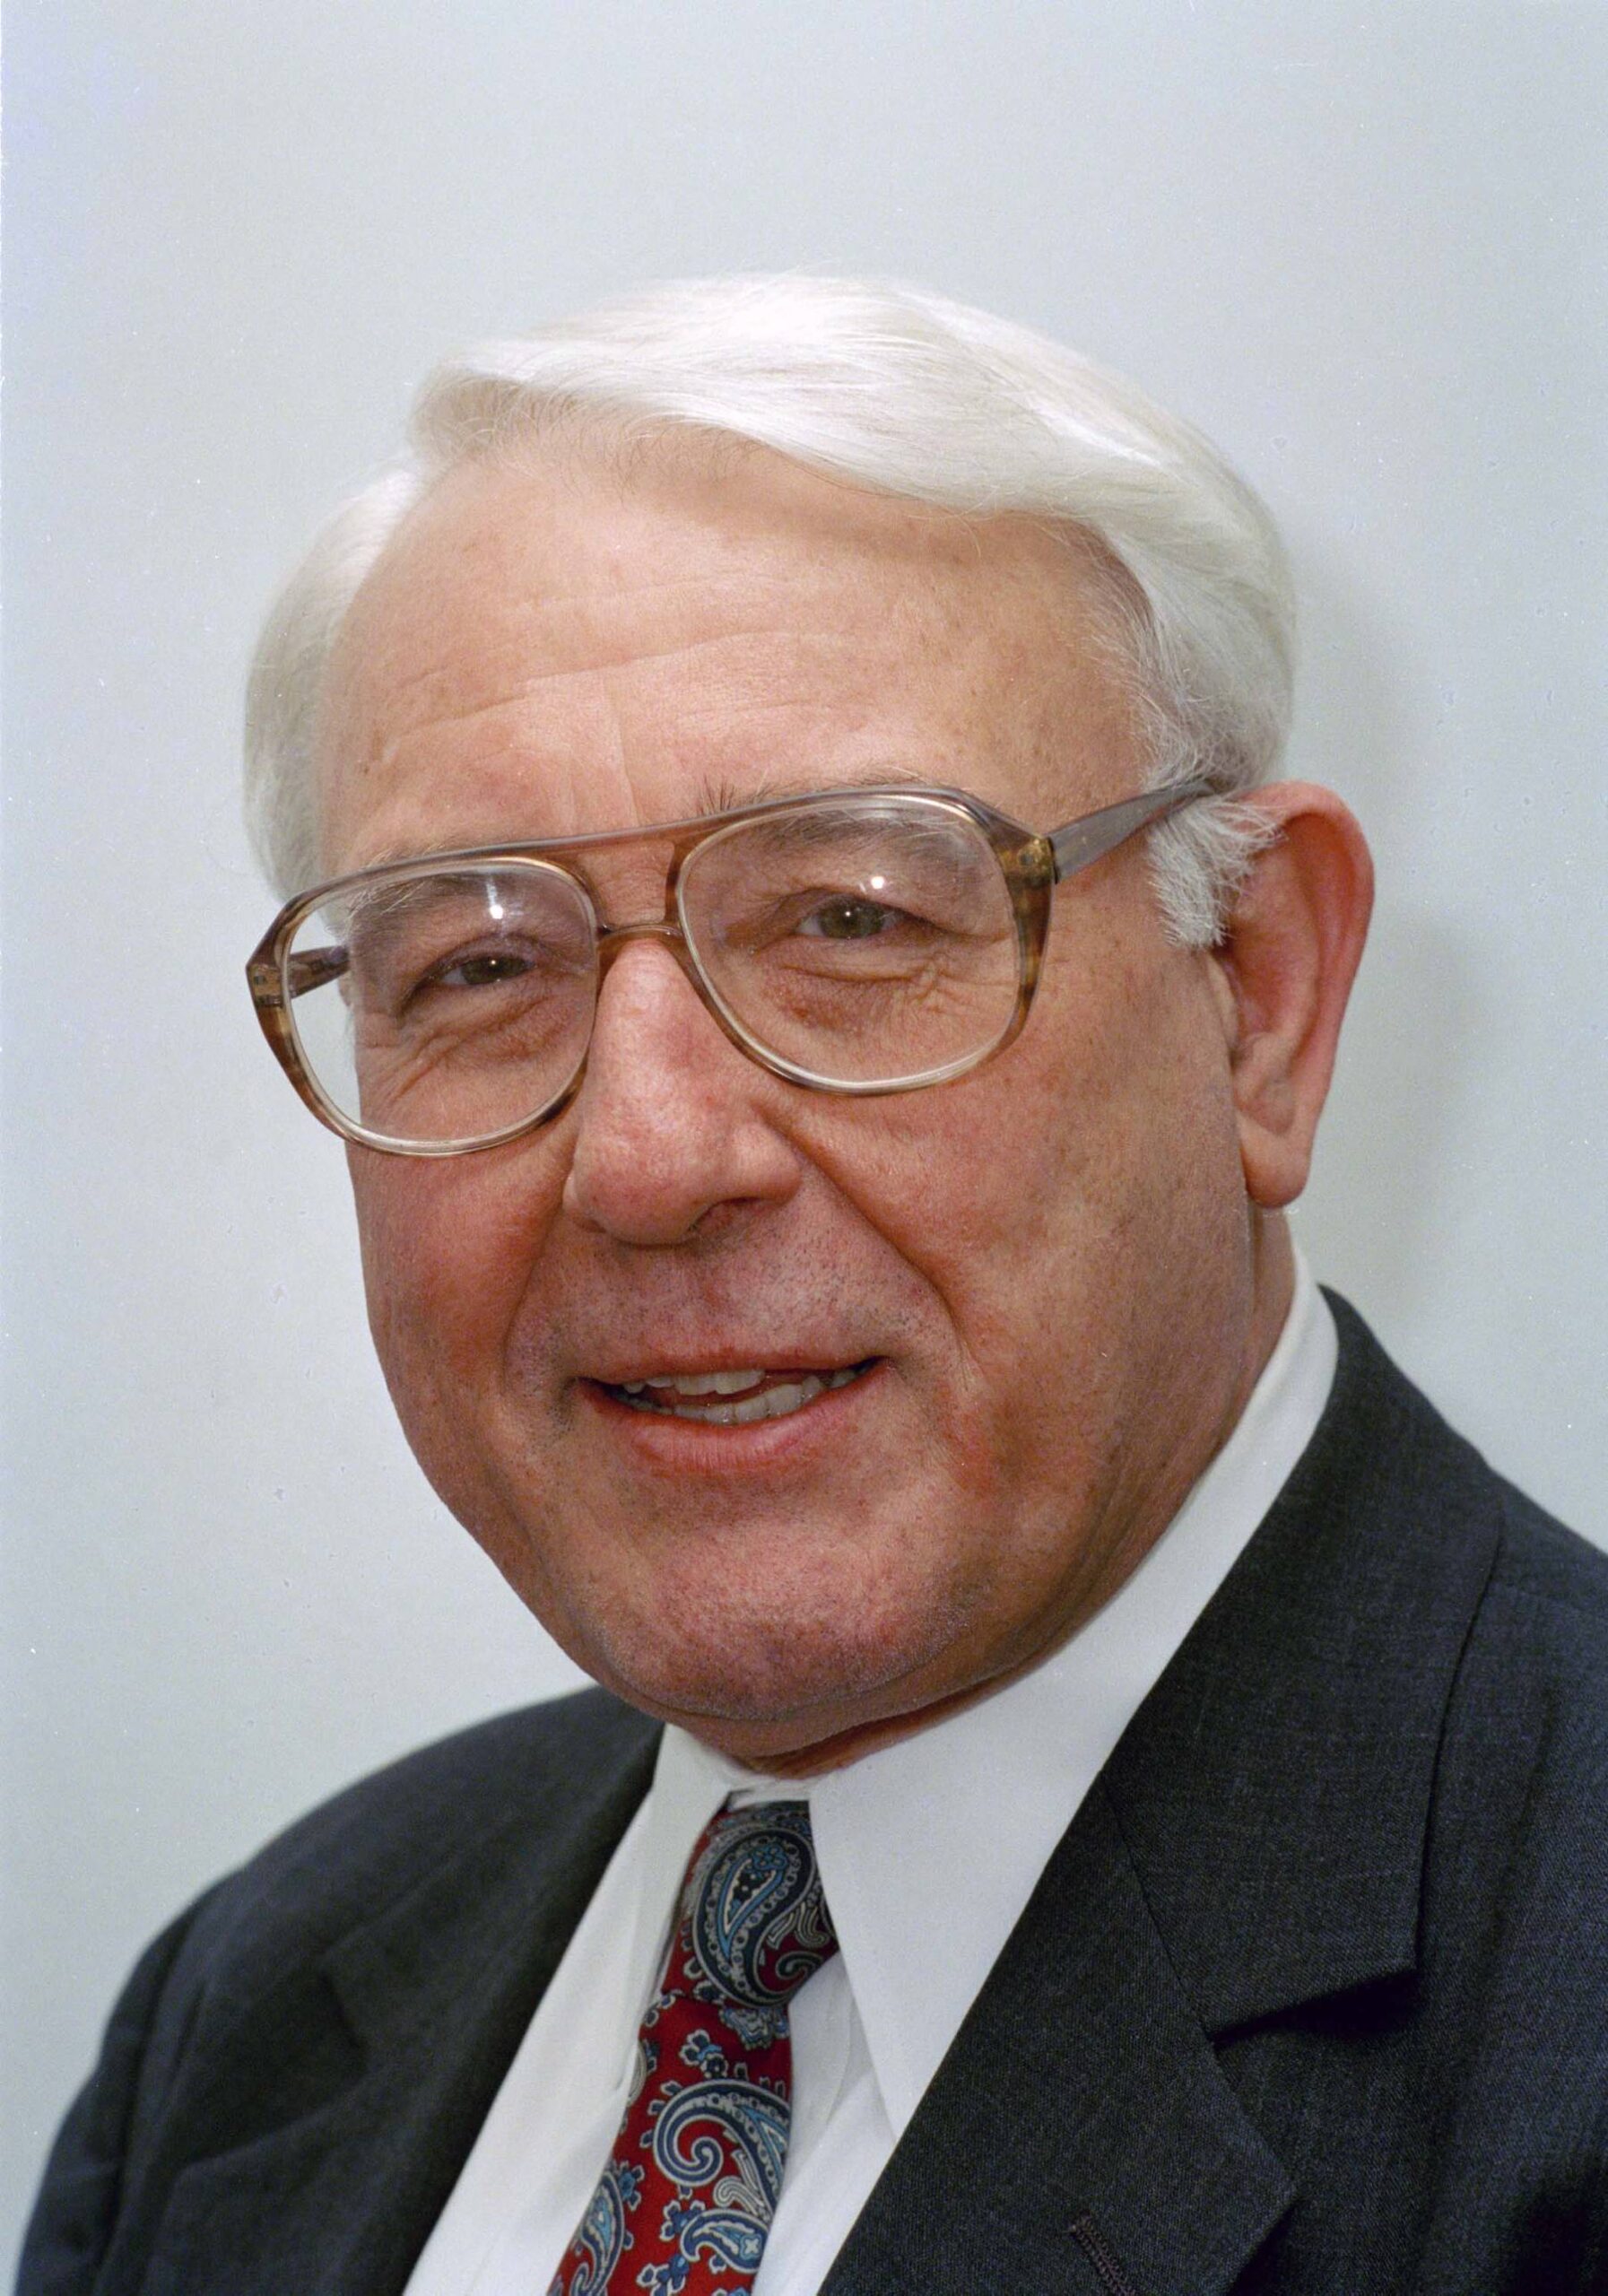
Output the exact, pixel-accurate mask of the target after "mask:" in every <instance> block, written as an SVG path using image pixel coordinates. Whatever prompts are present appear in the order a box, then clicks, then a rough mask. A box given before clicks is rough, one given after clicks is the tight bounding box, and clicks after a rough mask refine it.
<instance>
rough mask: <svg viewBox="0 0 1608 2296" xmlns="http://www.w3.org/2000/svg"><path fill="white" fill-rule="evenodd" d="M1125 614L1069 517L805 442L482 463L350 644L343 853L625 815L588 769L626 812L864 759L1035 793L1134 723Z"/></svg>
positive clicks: (432, 845) (786, 790) (825, 781)
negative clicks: (1115, 639) (932, 499)
mask: <svg viewBox="0 0 1608 2296" xmlns="http://www.w3.org/2000/svg"><path fill="white" fill-rule="evenodd" d="M1100 619H1101V617H1100V616H1099V614H1098V613H1097V611H1096V610H1095V604H1094V596H1093V595H1092V586H1091V575H1090V572H1089V570H1088V568H1087V566H1086V565H1085V564H1084V563H1083V562H1082V561H1080V558H1079V555H1078V553H1077V552H1076V551H1075V549H1069V548H1068V546H1067V545H1066V544H1065V542H1064V541H1063V539H1062V538H1060V537H1058V536H1056V535H1049V534H1046V533H1044V532H1043V531H1041V530H1040V529H1038V528H1036V527H1034V526H1031V525H1030V523H1029V522H1028V521H1025V520H1010V521H1006V520H1001V519H992V520H986V521H981V522H968V521H964V520H961V519H960V518H958V517H953V516H952V515H951V514H947V513H943V512H933V511H928V510H926V509H924V508H922V507H920V506H911V505H908V504H904V503H900V502H895V501H892V500H890V499H889V498H885V497H879V496H873V495H869V494H866V493H865V492H863V491H859V490H856V489H851V488H847V487H844V486H840V485H836V484H833V483H830V482H828V481H825V480H823V479H818V478H816V477H815V476H814V475H813V474H811V473H809V472H807V471H804V470H801V469H800V468H799V467H798V466H797V465H793V464H790V463H787V462H786V461H785V460H784V458H783V457H778V456H769V455H765V456H763V457H758V456H757V455H756V457H755V458H754V459H752V460H745V461H743V462H741V463H739V464H738V465H735V467H734V468H727V467H725V466H717V467H713V468H711V469H708V470H705V469H702V468H700V467H698V466H696V465H694V466H692V467H691V468H689V467H685V466H683V465H681V464H680V463H673V464H671V465H667V466H664V467H661V466H660V465H657V464H651V463H650V464H648V465H646V466H639V467H635V468H634V470H633V474H631V475H630V477H627V476H626V475H624V474H619V473H615V472H613V471H604V472H601V473H593V472H590V471H587V470H584V469H582V470H578V469H575V468H571V467H568V466H562V467H555V468H549V467H547V466H545V465H537V466H535V467H534V468H517V469H512V470H504V469H501V468H495V467H491V466H489V465H474V466H471V467H469V468H467V469H465V470H461V471H458V472H456V473H454V474H450V475H449V476H448V479H447V480H446V481H444V482H443V483H442V484H441V485H440V486H439V488H438V490H437V491H436V492H435V494H434V495H433V496H432V497H430V499H428V500H426V502H425V503H424V504H423V505H422V507H421V508H420V509H418V510H417V511H415V512H414V513H413V516H412V517H410V519H409V520H408V521H407V522H406V524H405V525H404V528H403V529H402V530H401V532H400V533H399V534H398V535H397V536H396V537H395V540H394V541H393V543H392V544H391V545H390V547H389V548H388V549H387V552H386V554H385V557H384V559H383V560H382V561H381V562H380V564H379V566H378V568H377V569H376V570H375V572H374V574H373V575H372V576H371V577H370V578H369V582H368V583H367V584H365V586H364V587H363V590H362V591H361V593H360V595H359V597H358V599H357V601H356V603H355V604H354V606H353V608H352V613H351V614H350V616H349V617H348V621H347V623H346V626H345V628H344V629H343V632H342V635H341V638H340V639H339V641H338V642H337V645H336V648H335V654H334V657H333V659H332V670H331V678H330V683H329V686H328V689H327V692H326V708H325V712H324V723H323V740H322V742H321V744H320V747H321V778H322V780H323V796H324V800H325V804H326V813H328V815H329V817H330V818H329V828H330V832H331V837H330V846H331V849H330V858H331V859H332V861H334V862H335V865H338V866H342V867H346V866H353V865H367V864H368V863H370V862H372V861H375V860H378V859H380V858H382V857H388V856H389V855H391V854H392V853H394V852H413V851H419V850H423V849H441V848H444V847H446V846H448V845H450V844H455V843H472V842H477V841H489V840H491V839H496V838H499V837H502V836H512V835H515V834H523V835H524V836H526V837H529V836H532V835H542V834H553V835H564V834H569V833H571V832H573V831H582V830H586V829H590V828H595V827H601V826H606V825H610V824H609V823H608V822H605V821H603V820H600V819H598V818H597V811H596V806H595V804H591V803H589V802H588V801H587V794H584V793H581V792H578V791H576V790H573V789H571V788H570V787H569V786H568V785H569V781H570V780H571V779H572V778H573V777H574V776H576V775H577V774H579V775H581V776H583V777H584V778H586V780H587V784H588V791H589V796H591V797H595V798H596V799H597V800H599V801H600V802H601V803H602V804H603V805H604V810H605V811H606V806H607V803H608V801H609V798H610V796H611V795H612V796H613V797H614V799H615V800H616V802H617V803H618V804H619V805H620V806H621V808H625V809H626V811H625V817H624V818H623V819H622V820H621V823H620V825H621V826H623V825H626V823H627V822H628V821H634V820H640V819H656V820H668V819H673V818H684V817H687V816H690V815H692V814H697V813H705V812H711V811H717V810H721V809H723V808H724V806H726V805H728V804H741V803H745V802H747V801H749V800H750V799H752V798H754V797H760V796H773V795H783V794H791V793H792V792H793V791H794V790H795V789H804V788H811V787H828V786H836V785H839V784H842V783H845V782H851V781H856V780H859V781H864V780H876V779H909V780H933V779H938V780H957V779H958V780H960V781H962V782H963V784H964V786H967V787H978V788H979V789H980V792H981V794H984V795H988V796H994V797H995V801H996V802H1002V803H1004V804H1007V805H1009V804H1017V805H1019V806H1020V805H1021V804H1024V803H1026V804H1032V803H1033V802H1034V797H1035V793H1034V792H1033V790H1032V789H1031V787H1026V788H1024V787H1021V772H1022V770H1023V769H1024V768H1026V767H1030V765H1031V764H1032V763H1033V761H1034V755H1035V752H1037V751H1039V749H1043V750H1044V751H1045V752H1047V753H1048V752H1051V751H1052V750H1053V749H1054V748H1056V745H1057V744H1060V745H1063V746H1064V744H1065V724H1064V721H1065V719H1066V718H1068V717H1069V716H1073V717H1075V718H1077V719H1079V720H1080V721H1081V738H1082V737H1086V738H1087V739H1088V740H1089V743H1090V744H1091V749H1098V750H1100V751H1104V750H1106V749H1107V748H1108V746H1109V744H1110V742H1111V740H1112V738H1113V736H1114V735H1117V736H1120V735H1124V734H1126V730H1127V728H1126V718H1127V716H1128V712H1129V705H1128V703H1127V700H1126V694H1125V693H1124V691H1123V689H1122V684H1121V681H1120V680H1119V679H1117V678H1115V677H1114V676H1113V675H1112V674H1111V666H1110V649H1109V648H1108V647H1105V646H1103V645H1102V644H1100V642H1098V641H1099V629H1098V624H1099V622H1100ZM991 764H997V766H998V768H999V769H1000V770H1002V771H1003V772H1004V776H1005V779H1004V783H1003V784H1000V783H999V782H997V781H996V782H995V786H994V787H987V786H985V785H986V784H987V782H988V781H989V779H990V778H991V776H990V771H989V768H990V766H991ZM979 777H980V778H979ZM1031 778H1033V779H1036V778H1037V776H1036V775H1035V776H1032V777H1031ZM624 782H629V783H630V792H629V799H628V793H627V791H626V789H625V787H624V786H623V783H624ZM533 801H534V802H535V804H536V805H537V808H538V810H542V809H543V807H544V806H545V805H546V804H548V803H549V802H551V804H552V807H553V809H554V810H553V813H552V818H550V819H546V820H540V821H537V820H533V818H532V805H533ZM392 812H395V813H396V815H397V818H395V820H390V819H387V818H386V816H387V813H392Z"/></svg>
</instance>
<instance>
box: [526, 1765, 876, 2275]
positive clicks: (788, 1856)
mask: <svg viewBox="0 0 1608 2296" xmlns="http://www.w3.org/2000/svg"><path fill="white" fill-rule="evenodd" d="M837 1950H838V1941H837V1939H836V1938H835V1937H834V1936H833V1935H832V1927H831V1922H830V1918H829V1916H828V1914H827V1910H826V1904H825V1900H824V1899H823V1898H822V1896H821V1880H820V1875H819V1874H818V1872H817V1870H816V1865H815V1848H814V1843H813V1840H812V1839H811V1835H810V1813H809V1806H808V1805H807V1804H806V1803H804V1802H772V1803H767V1804H762V1805H760V1806H758V1807H756V1808H753V1809H748V1810H727V1811H722V1813H720V1815H719V1816H718V1817H717V1818H716V1819H715V1821H714V1822H713V1823H712V1824H711V1825H710V1826H709V1828H708V1831H707V1832H706V1833H705V1834H704V1836H703V1839H701V1840H700V1843H699V1845H698V1847H697V1848H696V1849H695V1850H694V1851H693V1853H692V1861H691V1865H690V1866H689V1868H688V1872H687V1881H686V1885H685V1887H684V1889H683V1890H682V1898H681V1904H680V1910H679V1913H678V1917H677V1922H676V1928H675V1932H674V1935H673V1936H672V1938H671V1941H670V1948H669V1951H668V1952H667V1953H666V1955H665V1967H664V1969H663V1970H662V1972H661V1974H660V1978H659V1983H658V1987H657V1990H656V1993H655V1995H654V1997H653V2000H652V2002H651V2003H650V2004H649V2005H648V2013H647V2015H646V2016H645V2017H644V2019H643V2021H642V2031H641V2033H640V2036H639V2039H638V2044H637V2057H636V2064H635V2067H634V2070H633V2073H632V2077H631V2086H630V2101H629V2103H628V2105H627V2108H626V2115H625V2124H624V2126H623V2127H622V2128H621V2132H620V2135H619V2136H618V2137H617V2138H616V2140H615V2144H614V2150H613V2155H612V2157H611V2159H610V2161H609V2164H608V2167H607V2168H606V2169H605V2170H604V2173H603V2179H602V2181H601V2183H600V2184H599V2185H598V2187H597V2190H596V2192H595V2194H594V2195H593V2196H592V2200H591V2204H590V2205H589V2206H588V2208H587V2213H586V2215H585V2217H584V2218H583V2219H582V2222H581V2225H580V2229H579V2231H578V2232H577V2234H576V2236H575V2239H574V2240H573V2241H572V2242H571V2243H570V2246H569V2248H568V2249H567V2250H566V2252H565V2257H564V2261H563V2263H562V2264H561V2266H560V2267H559V2272H558V2274H557V2277H556V2278H555V2279H554V2281H553V2283H552V2287H551V2289H550V2290H549V2291H548V2296H625V2292H627V2291H630V2292H631V2296H635V2292H637V2291H639V2290H645V2291H647V2292H648V2296H740V2292H741V2291H742V2290H743V2289H745V2288H751V2287H752V2284H753V2276H754V2274H755V2273H756V2272H757V2271H758V2270H759V2266H760V2258H761V2256H762V2255H763V2253H764V2248H765V2236H766V2234H767V2233H768V2232H769V2229H770V2221H771V2218H772V2217H773V2216H774V2215H775V2213H776V2205H777V2200H778V2196H779V2195H780V2192H781V2187H782V2170H783V2168H784V2167H785V2165H786V2162H787V2130H788V2124H789V2120H790V2118H791V2112H790V2107H789V2103H788V2094H789V2083H790V2079H791V2074H792V2043H791V2040H790V2039H789V2037H788V2029H787V2004H788V2002H789V2000H790V1999H791V1998H792V1996H793V1995H794V1994H795V1993H796V1992H797V1990H798V1988H799V1987H800V1986H801V1985H802V1984H803V1983H804V1980H805V1979H806V1978H809V1977H812V1976H813V1974H814V1972H815V1971H816V1970H818V1969H819V1968H820V1967H821V1963H822V1962H823V1961H827V1960H828V1959H830V1956H831V1955H832V1954H833V1953H835V1952H837Z"/></svg>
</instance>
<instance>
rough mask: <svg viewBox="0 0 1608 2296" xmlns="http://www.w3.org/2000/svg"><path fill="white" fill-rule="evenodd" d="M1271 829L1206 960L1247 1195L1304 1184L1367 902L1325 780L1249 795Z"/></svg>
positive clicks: (1282, 1197)
mask: <svg viewBox="0 0 1608 2296" xmlns="http://www.w3.org/2000/svg"><path fill="white" fill-rule="evenodd" d="M1245 802H1246V803H1247V804H1250V805H1252V806H1254V807H1255V808H1256V812H1257V813H1260V814H1262V816H1263V817H1264V819H1265V821H1266V822H1267V823H1268V826H1269V827H1270V828H1271V829H1273V831H1275V832H1276V834H1275V836H1274V838H1273V841H1272V843H1270V844H1269V845H1268V846H1267V847H1266V848H1265V850H1264V851H1263V852H1261V853H1260V854H1258V855H1257V857H1256V861H1255V863H1254V864H1253V865H1252V867H1251V871H1250V874H1249V875H1248V876H1247V879H1246V881H1245V884H1244V887H1243V888H1242V890H1241V891H1240V894H1239V899H1238V900H1237V901H1236V902H1235V905H1234V909H1233V912H1232V914H1231V916H1230V918H1229V922H1228V927H1227V930H1226V932H1225V933H1224V935H1223V938H1222V941H1221V944H1220V945H1219V946H1218V947H1217V948H1216V949H1215V950H1213V952H1212V958H1211V962H1212V965H1213V973H1214V978H1215V982H1216V985H1217V988H1218V994H1219V999H1220V1002H1221V1005H1222V1007H1223V1017H1224V1021H1225V1022H1226V1024H1227V1028H1228V1032H1229V1051H1230V1064H1231V1072H1232V1079H1233V1090H1234V1105H1235V1108H1236V1109H1237V1110H1238V1112H1239V1159H1240V1163H1241V1165H1242V1167H1243V1169H1244V1172H1245V1185H1246V1191H1247V1195H1248V1196H1250V1199H1251V1201H1252V1203H1253V1204H1256V1205H1260V1206H1261V1207H1262V1208H1263V1210H1265V1211H1269V1212H1272V1211H1277V1210H1279V1209H1280V1208H1281V1207H1282V1205H1286V1204H1291V1203H1293V1202H1294V1200H1295V1198H1296V1197H1297V1196H1299V1194H1300V1192H1301V1190H1302V1188H1303V1187H1305V1186H1306V1184H1307V1174H1308V1170H1309V1168H1310V1166H1311V1161H1312V1143H1313V1139H1314V1136H1315V1135H1316V1133H1317V1119H1318V1118H1319V1116H1320V1115H1321V1114H1322V1112H1323V1104H1324V1101H1325V1100H1326V1097H1327V1094H1328V1090H1329V1078H1330V1075H1331V1074H1332V1073H1333V1071H1334V1049H1335V1047H1336V1045H1337V1044H1338V1042H1339V1039H1340V1023H1341V1022H1342V1020H1343V1018H1344V1016H1345V1006H1346V999H1347V998H1348V997H1349V996H1350V995H1351V988H1352V980H1353V978H1355V975H1356V970H1357V965H1358V961H1359V960H1360V957H1361V954H1362V944H1363V942H1364V940H1365V939H1366V938H1367V935H1368V920H1369V912H1370V911H1371V909H1372V908H1373V863H1372V861H1371V859H1370V858H1369V850H1368V845H1367V841H1366V839H1364V837H1363V835H1362V831H1361V830H1360V828H1359V827H1358V825H1357V822H1356V819H1355V816H1354V815H1353V814H1352V812H1351V810H1350V808H1349V807H1348V806H1347V805H1345V804H1343V803H1342V801H1341V799H1340V798H1338V797H1337V796H1335V795H1334V791H1333V790H1332V789H1320V788H1318V787H1317V786H1316V785H1315V784H1313V783H1311V782H1308V781H1280V782H1275V783H1273V785H1272V786H1271V787H1268V788H1265V789H1257V790H1253V791H1251V792H1249V793H1248V794H1247V799H1246V801H1245Z"/></svg>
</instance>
